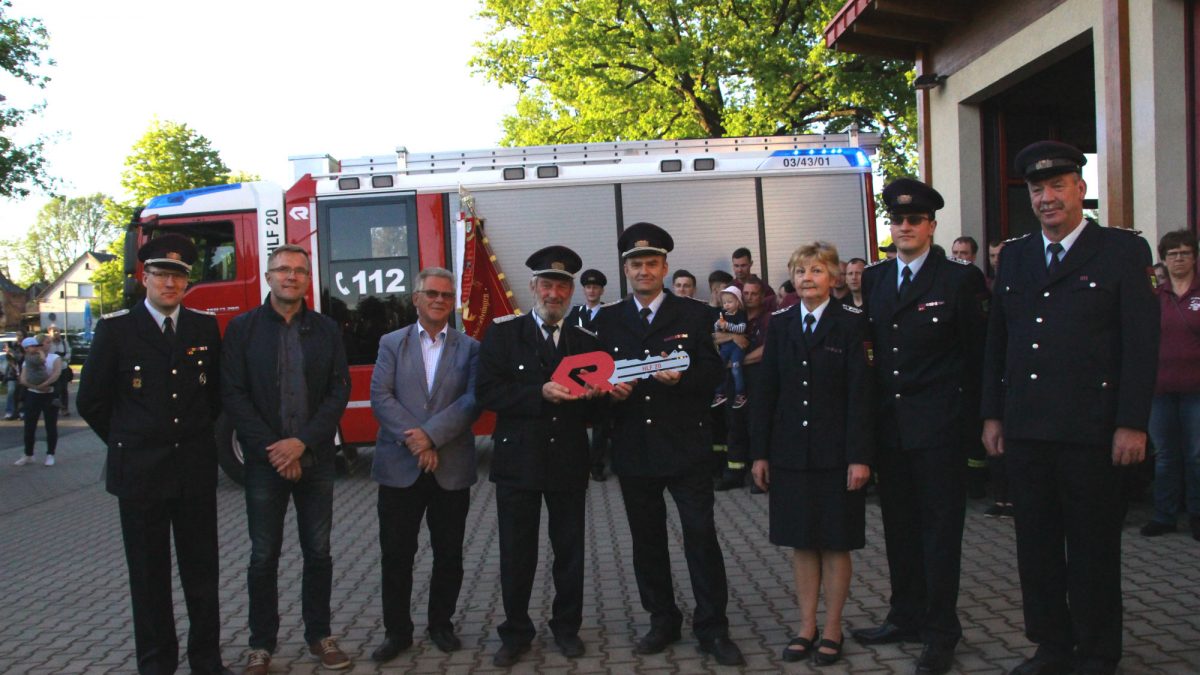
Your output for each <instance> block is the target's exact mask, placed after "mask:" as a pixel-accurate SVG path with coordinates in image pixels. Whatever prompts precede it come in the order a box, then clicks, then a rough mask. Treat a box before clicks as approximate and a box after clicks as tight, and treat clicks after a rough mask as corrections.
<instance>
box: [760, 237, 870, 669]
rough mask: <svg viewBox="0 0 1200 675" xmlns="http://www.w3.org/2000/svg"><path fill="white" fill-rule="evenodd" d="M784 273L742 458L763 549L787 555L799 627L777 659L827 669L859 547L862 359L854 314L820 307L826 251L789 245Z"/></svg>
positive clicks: (825, 299) (862, 331)
mask: <svg viewBox="0 0 1200 675" xmlns="http://www.w3.org/2000/svg"><path fill="white" fill-rule="evenodd" d="M788 267H789V268H791V269H792V271H793V275H792V281H793V283H794V284H795V286H796V292H797V293H798V295H799V296H800V302H799V303H798V304H796V305H793V306H792V307H789V308H787V309H784V310H780V311H778V312H776V313H775V316H773V317H772V318H771V322H770V327H769V329H768V331H767V340H766V344H765V348H764V351H763V359H762V366H761V376H760V377H759V378H758V386H757V389H756V391H755V392H754V393H753V395H754V396H755V397H757V399H756V401H755V405H754V406H753V410H752V419H753V424H754V433H752V434H751V456H752V457H753V459H754V465H753V474H754V481H755V483H756V484H757V485H758V487H759V488H760V489H762V490H766V491H768V492H769V495H770V539H771V543H773V544H776V545H778V546H787V547H790V548H792V570H793V573H794V575H795V582H796V601H797V603H798V604H799V606H800V627H799V632H798V633H797V636H796V638H795V639H793V640H792V641H791V642H789V643H788V645H787V647H785V648H784V650H783V660H784V661H800V660H802V659H805V658H808V657H810V656H811V657H812V659H813V661H814V662H815V663H816V664H817V665H828V664H831V663H834V662H836V661H837V660H838V659H840V658H841V654H842V641H843V638H842V608H843V606H844V605H845V603H846V597H847V596H848V595H849V591H850V572H851V566H850V551H852V550H855V549H860V548H862V547H863V546H864V538H865V530H866V516H865V512H866V511H865V510H866V507H865V503H864V493H863V490H862V487H863V485H865V484H866V482H867V478H868V477H869V476H870V473H871V470H870V463H871V459H872V453H873V446H874V440H873V436H872V425H871V424H870V423H869V420H871V419H872V414H871V410H870V406H871V401H872V400H873V399H872V380H873V377H872V373H871V366H872V360H873V357H872V354H871V345H870V342H869V340H870V338H869V337H868V329H867V318H866V316H865V315H864V314H863V313H862V310H859V309H857V308H854V307H847V306H845V305H843V304H841V303H840V302H836V301H831V299H830V289H831V287H832V286H833V283H834V279H835V278H836V277H837V274H838V253H837V249H836V248H834V247H833V246H832V245H831V244H828V243H824V242H815V243H813V244H807V245H804V246H801V247H800V248H798V249H796V251H795V252H794V253H793V254H792V258H791V260H790V261H789V263H788ZM822 589H824V594H825V623H824V627H823V628H822V630H821V634H820V638H821V639H820V640H819V641H818V640H817V637H818V636H817V604H818V603H817V601H818V598H819V596H820V592H821V590H822Z"/></svg>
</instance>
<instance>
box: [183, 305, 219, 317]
mask: <svg viewBox="0 0 1200 675" xmlns="http://www.w3.org/2000/svg"><path fill="white" fill-rule="evenodd" d="M187 309H188V310H190V311H193V312H195V313H197V314H203V315H204V316H216V315H217V313H216V312H212V311H209V310H207V309H196V308H195V307H188V308H187Z"/></svg>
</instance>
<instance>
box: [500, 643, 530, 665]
mask: <svg viewBox="0 0 1200 675" xmlns="http://www.w3.org/2000/svg"><path fill="white" fill-rule="evenodd" d="M527 651H529V644H528V643H526V644H523V645H511V646H510V645H500V649H497V650H496V653H495V655H493V656H492V665H493V666H496V667H497V668H511V667H512V666H514V665H516V663H517V661H520V660H521V655H522V654H524V653H525V652H527Z"/></svg>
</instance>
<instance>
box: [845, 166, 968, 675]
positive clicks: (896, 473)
mask: <svg viewBox="0 0 1200 675" xmlns="http://www.w3.org/2000/svg"><path fill="white" fill-rule="evenodd" d="M883 199H884V202H885V203H886V205H887V208H888V212H889V213H890V214H891V220H892V226H891V231H892V240H893V241H894V242H895V244H896V253H897V257H896V259H893V260H886V261H883V262H880V263H876V264H874V265H872V266H870V267H868V268H867V269H866V271H865V272H864V275H863V299H864V301H865V302H866V307H867V314H868V317H869V318H870V323H871V332H872V336H873V338H874V350H875V356H876V359H877V362H878V367H877V368H876V369H875V370H876V376H877V380H878V381H877V387H876V395H877V397H878V422H877V433H876V437H877V438H878V440H879V446H880V447H879V452H878V473H879V495H880V500H881V506H882V509H883V527H884V540H885V543H886V544H887V556H888V572H889V576H890V578H891V585H892V597H891V611H890V612H889V613H888V617H887V620H886V622H885V623H884V624H883V625H881V626H877V627H875V628H870V629H858V630H855V631H853V635H854V637H855V639H857V640H858V641H859V642H861V643H863V644H882V643H888V642H901V641H913V642H915V641H918V640H919V641H921V642H922V643H924V645H925V649H924V650H923V651H922V653H921V656H920V658H919V659H918V660H917V668H916V672H918V673H944V672H946V671H948V670H949V669H950V666H951V664H952V662H953V660H954V648H955V646H956V645H957V644H958V641H959V640H960V639H961V638H962V626H961V624H960V623H959V619H958V614H957V611H956V608H957V604H958V579H959V567H960V559H961V553H962V533H963V516H964V513H965V510H966V485H965V480H966V476H965V473H966V464H967V460H966V454H965V452H964V448H965V447H966V442H965V441H966V439H967V433H968V432H969V430H970V429H972V428H974V427H972V425H971V421H972V420H973V419H976V414H977V413H976V408H975V405H976V402H977V401H978V400H979V398H978V397H979V377H980V369H981V366H982V363H983V340H984V331H985V324H984V318H983V313H982V308H981V306H980V301H979V296H978V294H977V293H976V289H977V288H979V287H980V286H982V285H983V279H982V276H983V273H982V272H980V271H979V269H978V268H976V267H974V266H973V265H970V264H968V263H964V262H962V261H956V260H953V259H948V258H946V257H945V255H944V253H940V254H939V252H938V251H939V249H938V247H936V246H935V245H934V244H933V234H934V231H935V230H936V229H937V221H936V220H934V213H935V212H936V211H937V210H938V209H940V208H942V205H943V202H942V196H941V195H940V194H938V193H937V191H936V190H934V189H933V188H931V187H929V186H928V185H925V184H924V183H921V182H919V181H916V180H912V179H908V178H901V179H898V180H896V181H893V182H892V183H891V184H889V185H888V186H887V187H886V188H884V190H883Z"/></svg>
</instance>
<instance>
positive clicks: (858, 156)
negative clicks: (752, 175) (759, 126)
mask: <svg viewBox="0 0 1200 675" xmlns="http://www.w3.org/2000/svg"><path fill="white" fill-rule="evenodd" d="M821 155H841V156H842V157H845V158H846V161H848V162H850V166H871V160H870V159H868V158H867V153H865V152H863V151H862V150H861V149H859V148H806V149H799V148H798V149H795V150H776V151H775V152H772V153H771V156H772V157H819V156H821ZM697 161H699V160H697Z"/></svg>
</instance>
